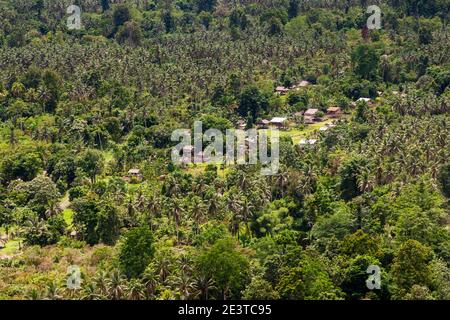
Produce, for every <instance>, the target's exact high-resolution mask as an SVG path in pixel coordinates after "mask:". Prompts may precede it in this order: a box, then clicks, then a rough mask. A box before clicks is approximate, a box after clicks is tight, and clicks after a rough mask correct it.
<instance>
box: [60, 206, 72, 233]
mask: <svg viewBox="0 0 450 320" xmlns="http://www.w3.org/2000/svg"><path fill="white" fill-rule="evenodd" d="M62 214H63V217H64V221H65V222H66V224H67V226H68V227H69V228H70V227H72V224H73V210H72V209H69V208H67V209H64V210H63V212H62Z"/></svg>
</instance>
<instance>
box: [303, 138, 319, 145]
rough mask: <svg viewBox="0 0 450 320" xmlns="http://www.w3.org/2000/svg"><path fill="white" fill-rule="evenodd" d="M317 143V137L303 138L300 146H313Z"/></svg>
mask: <svg viewBox="0 0 450 320" xmlns="http://www.w3.org/2000/svg"><path fill="white" fill-rule="evenodd" d="M316 143H317V139H302V140H300V143H299V144H300V146H313V145H315V144H316Z"/></svg>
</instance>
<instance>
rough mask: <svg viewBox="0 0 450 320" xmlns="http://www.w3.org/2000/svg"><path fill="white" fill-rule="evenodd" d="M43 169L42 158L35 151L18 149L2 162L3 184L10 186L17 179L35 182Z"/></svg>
mask: <svg viewBox="0 0 450 320" xmlns="http://www.w3.org/2000/svg"><path fill="white" fill-rule="evenodd" d="M41 169H42V159H41V156H40V155H39V154H38V153H37V152H36V151H33V150H26V149H18V150H15V151H14V153H12V154H10V155H7V156H6V157H5V158H4V159H3V161H2V162H1V166H0V172H1V177H2V182H3V183H4V184H8V183H9V182H10V181H12V180H15V179H22V180H24V181H30V180H33V179H34V178H35V177H36V175H37V174H38V172H39V170H41Z"/></svg>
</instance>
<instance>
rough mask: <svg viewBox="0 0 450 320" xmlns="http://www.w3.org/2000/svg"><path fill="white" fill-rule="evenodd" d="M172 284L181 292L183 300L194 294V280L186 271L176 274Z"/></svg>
mask: <svg viewBox="0 0 450 320" xmlns="http://www.w3.org/2000/svg"><path fill="white" fill-rule="evenodd" d="M171 282H172V285H173V286H175V287H176V288H177V289H178V291H179V293H180V299H181V300H188V299H189V298H190V296H191V294H192V288H193V282H192V280H191V277H190V276H189V275H188V274H187V273H186V272H183V271H182V272H181V274H180V275H178V276H177V275H174V277H173V279H172V281H171Z"/></svg>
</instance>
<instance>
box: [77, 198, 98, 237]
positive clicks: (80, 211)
mask: <svg viewBox="0 0 450 320" xmlns="http://www.w3.org/2000/svg"><path fill="white" fill-rule="evenodd" d="M72 207H73V210H74V215H73V223H74V225H75V226H76V227H77V229H78V230H79V231H80V234H81V237H82V238H83V240H85V241H86V242H87V243H88V244H90V245H94V244H97V243H98V242H99V240H100V237H99V234H98V228H97V225H98V215H99V212H100V208H99V206H98V200H97V199H95V198H94V197H93V196H91V195H88V196H86V197H82V198H77V199H75V200H74V201H73V203H72Z"/></svg>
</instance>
